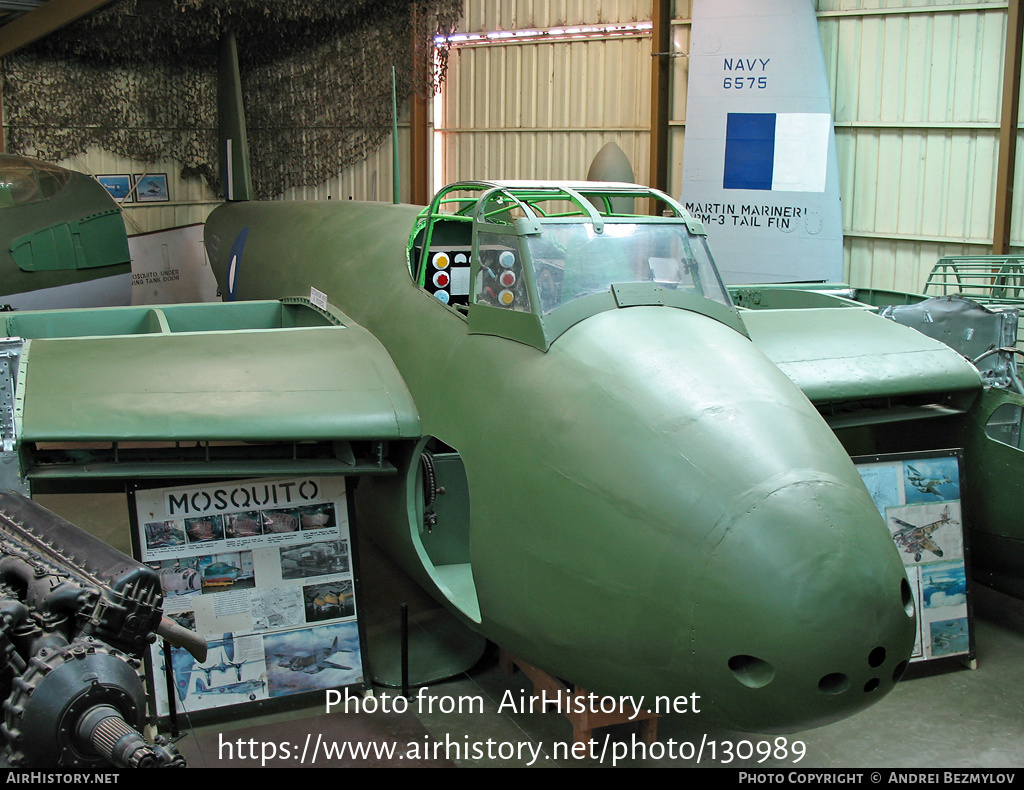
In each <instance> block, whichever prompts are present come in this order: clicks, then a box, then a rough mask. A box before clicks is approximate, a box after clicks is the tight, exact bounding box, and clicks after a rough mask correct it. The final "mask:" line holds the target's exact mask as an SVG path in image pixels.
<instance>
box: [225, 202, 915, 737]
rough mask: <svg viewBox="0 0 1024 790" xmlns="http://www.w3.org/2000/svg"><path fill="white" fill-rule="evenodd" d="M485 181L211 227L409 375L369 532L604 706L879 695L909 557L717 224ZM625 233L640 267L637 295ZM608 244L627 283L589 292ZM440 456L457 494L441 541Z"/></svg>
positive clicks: (253, 267)
mask: <svg viewBox="0 0 1024 790" xmlns="http://www.w3.org/2000/svg"><path fill="white" fill-rule="evenodd" d="M577 186H578V185H577ZM474 188H475V189H477V192H476V193H475V196H474V197H473V199H467V200H465V201H464V202H461V203H457V207H456V212H455V213H456V216H454V217H443V216H442V215H441V214H440V213H439V212H437V213H435V211H434V210H433V208H436V207H437V206H440V203H439V202H438V203H437V205H436V206H435V207H432V210H431V211H430V212H426V213H425V214H421V211H422V210H421V209H420V208H418V207H411V206H404V205H383V204H367V203H355V202H334V201H331V202H319V203H311V202H294V203H281V202H273V203H256V202H243V203H235V204H227V205H224V206H222V207H221V208H218V209H217V210H216V211H215V212H214V213H213V215H211V217H210V219H209V220H208V222H207V227H206V239H207V246H208V251H209V253H210V257H211V261H212V262H213V266H214V269H215V271H216V272H217V276H218V278H220V282H221V287H222V290H223V291H224V293H225V294H227V295H228V298H233V299H238V300H248V299H263V298H267V297H270V296H274V297H283V296H294V297H308V296H310V294H311V293H312V295H313V298H314V300H316V299H317V298H324V299H326V301H327V303H328V304H329V305H331V306H334V307H337V308H338V309H339V310H340V311H342V312H343V313H344V314H345V315H347V316H348V317H349V318H351V319H352V321H353V322H355V323H356V324H358V325H360V326H361V327H364V328H365V329H367V330H369V332H370V333H371V334H373V335H374V336H375V337H376V338H377V339H378V340H379V341H380V342H381V344H382V345H383V346H384V348H386V349H387V352H388V354H390V357H391V359H392V360H393V361H394V363H395V365H396V367H397V369H398V371H400V373H401V375H402V377H403V379H404V381H405V384H406V385H407V387H408V390H409V392H410V393H411V395H412V398H413V401H414V402H415V404H416V408H417V410H418V412H419V417H420V421H421V429H422V434H423V436H424V437H425V438H424V440H423V441H422V442H421V443H420V447H419V448H417V450H416V451H415V452H412V453H410V454H409V456H408V457H407V458H406V459H405V460H404V464H403V465H402V466H401V467H400V469H399V472H400V473H399V475H398V476H397V477H392V478H374V479H372V480H368V481H364V484H363V485H361V486H360V488H359V491H358V496H357V505H358V509H359V511H358V512H359V514H360V523H361V525H362V527H363V528H364V529H366V530H368V531H369V532H370V533H371V534H373V536H374V537H375V539H376V540H377V541H378V542H380V543H382V544H383V545H384V546H386V547H387V548H388V549H389V550H390V552H391V553H392V555H393V556H395V557H396V558H398V559H399V560H400V561H401V563H402V564H403V566H404V567H405V569H406V570H407V571H408V572H409V573H410V574H411V575H412V576H413V577H414V578H416V579H417V581H418V582H419V583H421V584H422V585H423V586H424V587H425V588H426V589H428V590H429V591H431V592H432V593H433V594H434V595H435V596H436V597H437V598H438V599H440V600H442V601H444V602H445V603H446V604H447V605H448V606H449V607H450V608H451V609H452V610H453V611H454V612H456V613H458V614H459V615H460V616H461V617H462V618H463V620H464V621H465V622H466V623H467V624H469V625H470V626H471V627H473V628H475V629H476V630H478V631H479V632H480V633H482V634H484V635H485V636H487V637H488V638H490V639H492V640H494V641H495V642H497V643H498V644H500V645H502V646H503V647H505V648H507V649H509V650H510V651H512V652H513V653H514V654H516V655H518V656H520V657H521V658H523V659H525V660H527V661H529V662H531V663H534V664H536V665H538V666H540V667H542V668H544V669H546V670H548V671H550V672H552V673H553V674H556V675H557V676H560V677H563V678H566V679H568V680H569V681H571V682H573V683H575V684H578V685H579V686H581V687H582V688H585V689H587V690H592V691H595V692H598V693H602V694H613V695H615V694H622V695H632V696H634V697H638V696H639V695H644V697H645V699H647V700H648V701H649V702H652V701H653V700H654V698H655V697H657V696H660V697H663V698H668V699H677V698H681V697H689V696H690V695H692V694H697V695H698V696H699V697H700V698H701V700H702V702H703V705H704V707H703V708H702V710H703V711H705V712H706V715H707V716H708V717H710V718H714V719H715V720H717V721H720V722H722V723H724V724H726V725H728V726H732V727H737V728H743V729H749V730H762V731H772V730H778V731H785V730H795V729H801V728H806V727H810V726H816V725H819V724H823V723H826V722H828V721H832V720H835V719H838V718H841V717H843V716H846V715H849V714H850V713H852V712H854V711H856V710H859V709H861V708H863V707H865V706H867V705H869V704H871V703H872V702H874V701H875V700H877V699H879V698H881V696H883V695H884V694H885V693H886V692H887V691H888V690H890V689H891V688H892V687H893V685H894V684H895V682H896V680H897V679H898V678H899V676H900V674H901V673H902V671H903V669H904V668H905V666H906V661H907V659H908V657H909V654H910V651H911V648H912V646H913V640H914V636H913V634H914V613H913V605H912V603H911V601H910V591H909V586H908V584H907V581H906V576H905V574H904V571H903V567H902V565H901V563H900V560H899V557H898V555H897V552H896V550H895V547H894V546H893V543H892V540H891V538H890V537H889V534H888V531H887V530H886V528H885V525H884V524H883V522H882V520H881V518H880V517H879V514H878V511H877V509H876V507H875V505H874V503H873V502H872V500H871V498H870V496H869V495H868V493H867V491H866V490H865V488H864V485H863V483H862V482H861V480H860V478H859V475H858V474H857V472H856V470H855V468H854V466H853V464H852V462H851V461H850V458H849V456H848V454H847V453H846V451H845V450H844V448H843V447H842V445H841V444H840V443H839V441H838V440H837V439H836V437H835V435H834V434H833V432H832V431H831V430H830V429H829V427H828V426H827V425H826V423H825V422H824V421H823V419H822V418H821V416H820V415H819V414H818V412H817V411H816V410H815V409H814V408H813V406H812V405H811V404H810V403H809V402H808V400H807V398H806V397H805V395H804V394H803V393H802V392H801V391H800V389H799V388H798V387H797V386H796V385H795V384H794V383H793V382H792V381H791V380H790V379H789V378H788V377H787V376H786V375H785V374H784V373H783V372H782V371H781V370H780V369H779V367H778V366H777V365H775V364H774V363H773V362H771V361H770V360H769V359H768V358H767V357H765V355H764V354H763V353H762V352H761V351H759V350H758V349H757V348H756V347H755V346H754V344H753V343H751V341H750V340H749V338H748V337H747V336H746V330H745V328H744V326H743V323H742V321H741V320H740V318H739V314H738V313H737V311H736V310H735V308H733V307H732V305H731V302H730V301H729V299H728V297H727V296H725V295H724V294H725V290H724V287H722V286H721V282H720V280H719V279H718V277H717V273H716V272H715V271H714V268H713V263H711V261H710V256H709V255H707V253H706V246H705V245H704V238H703V235H702V231H701V229H700V228H699V227H697V226H696V224H695V223H693V222H692V220H689V219H688V217H686V215H685V212H683V211H682V209H681V208H679V210H678V214H677V215H676V216H675V217H672V218H639V217H623V216H606V215H605V214H602V213H600V212H598V211H597V210H593V209H587V208H585V207H584V206H583V205H582V203H580V205H578V206H576V210H577V214H576V215H575V216H571V217H564V216H563V217H554V218H551V217H548V216H543V215H540V214H538V213H536V212H534V211H532V210H531V209H530V207H535V206H536V204H537V203H538V202H539V201H538V200H536V198H537V195H538V194H539V193H538V192H537V191H530V189H526V188H522V187H520V188H513V187H508V188H505V187H495V186H493V185H476V186H475V187H474ZM544 188H547V187H537V189H540V190H541V191H543V189H544ZM632 189H634V190H639V192H638V194H644V195H646V194H647V193H646V190H643V189H642V188H639V187H633V188H632ZM489 190H491V191H489ZM582 191H583V190H582V187H580V190H579V191H572V190H570V192H571V194H570V195H569V196H568V198H566V199H568V200H570V202H571V200H572V198H573V197H579V196H580V195H581V194H582ZM599 191H600V190H599ZM607 191H608V190H605V192H607ZM558 196H559V197H563V198H565V197H566V195H565V194H563V193H559V195H558ZM476 197H479V202H476ZM585 197H586V196H585ZM598 199H599V198H598ZM531 201H532V202H531ZM512 204H518V205H516V206H515V208H516V209H517V210H518V211H517V213H520V214H522V213H525V215H526V216H525V217H524V216H520V217H518V218H513V217H512V216H511V215H510V214H508V213H507V209H508V207H509V206H510V205H512ZM581 228H582V229H583V230H581ZM638 228H639V229H640V230H637V229H638ZM584 231H585V232H584ZM666 231H667V232H670V233H671V234H675V235H673V236H672V240H671V241H670V242H666V241H665V240H664V239H662V238H660V237H659V238H658V239H654V237H653V236H652V237H651V239H648V240H645V239H646V237H644V236H642V235H641V232H649V233H654V234H657V233H663V232H666ZM560 234H561V237H562V238H563V239H566V241H564V243H560V244H554V245H553V248H554V249H555V253H552V252H551V249H552V245H551V244H549V242H553V241H554V240H555V239H556V238H558V237H559V236H560ZM577 236H580V237H584V236H585V239H584V240H585V241H586V243H587V244H589V245H590V246H589V247H588V248H587V250H586V251H585V252H583V253H578V254H575V260H573V257H574V253H572V252H571V248H572V245H573V243H574V242H573V239H574V238H575V237H577ZM456 237H458V238H456ZM627 237H628V238H627ZM620 242H621V243H620ZM634 242H635V244H641V245H642V244H649V245H651V246H650V247H649V249H648V251H647V253H646V255H647V257H646V258H644V259H643V260H644V261H645V262H644V269H645V270H646V276H644V277H635V278H634V280H635V281H633V282H624V281H623V280H629V279H630V278H631V277H632V275H630V274H628V273H625V274H624V273H623V272H627V269H624V268H622V267H623V266H626V265H627V264H625V263H622V262H621V261H619V260H618V258H621V257H622V256H621V255H620V253H622V252H629V253H630V255H632V254H634V253H635V252H636V249H638V248H637V247H635V246H634V247H629V244H630V243H634ZM655 247H657V250H655ZM683 249H685V250H688V251H689V252H681V250H683ZM460 250H464V251H465V255H466V261H465V262H466V263H469V262H470V261H471V262H472V263H471V268H468V269H466V270H465V271H463V272H461V273H459V272H457V271H456V269H457V267H456V266H455V265H454V260H455V259H456V257H457V256H458V255H459V251H460ZM673 250H675V252H674V253H672V251H673ZM701 250H705V252H701ZM694 251H695V252H694ZM554 254H557V255H561V256H562V260H561V261H560V262H559V263H557V264H552V263H551V262H550V260H549V259H550V258H551V256H552V255H554ZM672 254H675V255H676V257H677V260H676V262H675V263H673V262H672V259H671V255H672ZM438 255H441V256H443V257H441V258H438V257H437V256H438ZM600 255H603V256H605V257H604V258H603V259H600V260H605V261H606V263H607V266H609V267H619V268H618V269H616V270H615V271H614V273H613V274H610V275H605V276H610V277H612V278H613V279H612V282H611V284H610V285H609V284H608V283H605V284H604V286H603V288H602V287H596V288H594V287H591V288H589V289H587V288H582V289H581V291H580V293H579V294H576V293H572V294H570V293H569V289H570V285H569V283H570V280H572V281H573V282H574V283H576V284H574V285H573V286H572V287H573V288H580V287H581V286H580V285H579V284H578V283H584V284H586V280H587V278H588V277H592V276H593V273H592V272H587V271H584V273H583V274H579V275H573V274H572V272H571V270H572V269H573V268H574V267H575V266H581V267H582V268H583V269H584V270H586V269H587V267H588V266H591V267H592V266H596V265H597V264H596V263H594V262H595V261H598V260H599V257H595V256H600ZM688 255H689V256H690V257H687V256H688ZM503 256H504V257H503ZM545 256H548V258H547V259H545V260H547V262H542V258H545ZM435 263H437V265H436V266H435V265H434V264H435ZM450 264H451V265H450ZM502 267H507V268H502ZM411 268H412V270H413V271H411ZM655 269H657V270H658V271H657V272H656V271H655ZM670 271H671V272H672V273H671V274H666V272H670ZM439 272H440V275H439V274H438V273H439ZM684 274H685V275H687V276H690V275H692V279H687V276H684ZM573 277H575V278H576V279H573ZM553 279H559V280H560V281H561V282H560V283H557V284H556V286H555V289H554V290H553V286H552V282H551V281H552V280H553ZM684 280H686V282H684ZM439 283H440V286H442V287H438V284H439ZM598 285H599V286H600V283H599V284H598ZM492 286H493V287H492ZM504 286H507V287H504ZM446 287H447V290H446ZM459 287H461V288H462V290H463V291H465V292H466V293H464V294H463V299H464V301H465V304H458V303H457V301H458V300H457V299H456V298H455V297H456V291H457V290H458V289H459ZM559 287H560V288H561V289H562V292H561V293H558V292H557V289H558V288H559ZM311 289H315V290H313V291H311ZM583 290H591V291H593V292H591V293H583V292H582V291H583ZM317 292H319V294H318V293H317ZM439 292H440V293H439ZM442 300H445V301H448V303H445V301H442ZM421 450H422V451H426V452H428V453H429V454H433V455H436V457H437V459H438V460H439V461H443V462H446V463H449V464H454V465H455V468H456V469H457V470H458V473H457V474H455V475H454V476H453V477H454V479H455V480H456V481H457V482H459V483H460V485H461V486H463V487H464V488H465V491H466V494H465V497H466V501H465V503H464V505H463V507H462V511H461V512H459V513H455V514H453V515H450V516H449V517H448V518H439V520H438V523H437V524H436V526H427V525H425V523H424V505H423V497H422V494H421V491H422V486H423V479H422V474H423V473H422V471H421V462H420V454H421ZM463 470H464V471H463ZM439 512H440V510H439Z"/></svg>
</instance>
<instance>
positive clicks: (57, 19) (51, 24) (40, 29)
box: [0, 0, 111, 57]
mask: <svg viewBox="0 0 1024 790" xmlns="http://www.w3.org/2000/svg"><path fill="white" fill-rule="evenodd" d="M110 2H111V0H49V2H47V3H44V4H43V5H41V6H39V7H38V8H36V9H35V10H34V11H29V12H28V13H27V14H25V15H24V16H19V17H18V18H17V19H15V20H14V21H12V22H9V23H8V24H6V25H4V26H3V27H0V57H3V56H4V55H10V54H11V53H12V52H16V51H17V50H19V49H21V48H22V47H24V46H28V45H29V44H31V43H32V42H33V41H38V40H39V39H41V38H43V37H44V36H48V35H49V34H50V33H53V32H54V31H55V30H59V29H60V28H62V27H64V26H65V25H69V24H71V23H72V22H74V21H75V20H76V19H81V18H82V17H83V16H85V15H86V14H90V13H92V12H93V11H95V10H96V9H98V8H101V7H102V6H105V5H107V4H108V3H110Z"/></svg>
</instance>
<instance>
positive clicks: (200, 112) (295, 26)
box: [2, 0, 462, 197]
mask: <svg viewBox="0 0 1024 790" xmlns="http://www.w3.org/2000/svg"><path fill="white" fill-rule="evenodd" d="M461 7H462V3H461V0H304V1H303V2H301V3H299V2H294V0H115V2H113V3H111V4H110V5H109V6H106V7H104V8H103V9H101V10H99V11H97V12H95V13H93V14H91V15H89V16H87V17H85V18H83V19H82V20H79V21H78V22H76V23H74V24H72V25H69V26H67V27H65V28H63V29H61V30H60V31H58V32H56V33H54V34H52V35H50V36H48V37H47V38H45V39H43V40H42V41H40V42H38V43H36V44H34V45H32V46H31V47H29V48H26V49H23V50H21V51H19V52H18V53H16V54H14V55H11V56H8V57H6V58H4V59H3V63H2V76H3V103H4V108H3V115H4V123H5V125H6V127H7V150H8V152H10V153H21V154H25V155H28V156H37V157H39V158H42V159H47V160H50V161H57V160H60V159H64V158H66V157H69V156H72V155H75V154H79V153H82V152H84V151H85V150H86V149H88V148H91V147H100V148H104V149H106V150H108V151H111V152H113V153H116V154H120V155H122V156H126V157H130V158H132V159H137V160H140V161H142V162H154V161H157V160H162V159H172V160H174V161H178V162H181V163H182V165H183V168H182V175H183V176H185V177H189V176H195V175H201V176H202V177H204V178H205V179H206V180H207V181H208V182H209V183H210V184H211V185H212V186H213V187H214V188H215V189H219V184H218V180H219V177H218V173H217V150H216V142H217V135H216V119H217V106H216V61H217V51H218V41H219V38H220V33H221V31H222V30H223V29H226V28H231V29H233V30H235V32H236V36H237V40H238V50H239V61H240V64H241V72H242V90H243V93H244V96H245V103H246V118H247V121H246V122H247V124H248V134H249V144H250V148H251V150H252V165H253V188H254V190H255V192H256V194H257V196H258V197H271V196H274V195H279V194H280V193H282V192H283V191H284V190H285V189H287V188H289V187H293V186H310V185H315V184H320V183H322V182H324V181H325V180H327V179H328V178H330V177H332V176H334V175H336V174H337V173H338V172H340V171H341V170H343V169H344V168H345V167H347V166H349V165H351V164H353V163H355V162H358V161H360V160H361V159H363V158H365V157H366V156H367V155H368V154H369V153H371V152H372V151H373V150H375V149H376V148H377V147H379V146H380V144H381V143H382V142H383V141H384V139H385V138H386V137H387V136H388V135H389V134H390V132H391V116H392V110H391V67H392V66H394V67H395V69H396V72H397V85H398V96H399V100H400V101H401V100H402V99H403V98H404V97H407V96H408V95H409V94H410V93H411V92H416V93H417V94H418V95H420V96H423V97H424V98H426V97H428V96H430V95H431V94H432V93H433V92H434V90H435V89H436V88H437V86H438V85H439V84H440V82H441V81H442V80H443V78H444V70H445V63H446V60H445V53H444V52H443V51H442V52H441V53H440V58H439V59H438V64H439V65H438V64H435V62H434V59H433V47H432V43H433V38H434V36H435V35H436V34H437V33H439V32H440V33H447V32H450V31H451V30H452V28H453V27H454V24H455V21H456V20H457V18H458V15H459V12H460V11H461Z"/></svg>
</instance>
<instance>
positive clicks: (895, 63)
mask: <svg viewBox="0 0 1024 790" xmlns="http://www.w3.org/2000/svg"><path fill="white" fill-rule="evenodd" d="M690 7H691V6H690V0H677V1H676V2H675V4H674V7H673V25H672V42H673V43H672V51H673V52H674V53H678V54H679V55H681V56H677V57H673V58H672V60H671V63H672V66H671V74H672V79H671V83H672V85H671V120H670V128H671V134H670V143H669V145H670V151H669V161H670V176H669V188H670V191H671V192H672V193H673V194H674V195H679V192H680V189H681V186H682V184H681V180H682V152H683V146H684V143H685V129H686V80H687V65H686V58H685V53H687V52H688V51H689V39H690V20H689V17H690ZM815 7H816V10H817V12H818V19H819V28H820V30H821V36H822V45H823V48H824V52H825V59H826V68H827V70H828V72H829V78H830V83H831V90H832V97H833V107H834V113H835V122H836V137H837V147H838V151H839V158H840V181H841V190H842V199H843V210H844V231H845V235H846V241H845V263H846V273H847V277H848V279H849V280H850V281H851V282H853V283H854V284H855V285H859V286H872V287H876V288H898V289H904V290H919V289H920V288H922V287H923V284H924V279H925V277H926V276H927V273H928V271H929V270H930V268H931V266H932V265H933V264H934V262H935V261H936V260H937V259H938V258H939V257H941V256H943V255H955V254H979V253H985V252H988V251H989V250H990V249H991V244H992V232H993V217H994V205H995V197H994V195H995V179H996V158H997V155H998V138H999V113H1000V91H1001V72H1002V63H1003V51H1004V44H1005V24H1006V2H1005V1H1004V0H991V2H963V1H962V0H961V1H959V2H958V1H957V0H818V2H816V4H815ZM466 9H467V10H466V18H465V23H464V25H463V26H460V31H463V32H483V31H494V30H502V29H503V30H510V29H522V28H531V27H541V28H546V27H553V26H556V25H568V24H593V23H597V22H627V21H639V20H645V19H649V18H650V14H651V3H650V2H626V1H625V0H623V2H597V0H593V1H592V2H583V1H582V0H581V1H580V2H550V1H549V0H536V2H532V3H531V2H529V1H528V0H520V2H515V3H506V2H501V3H498V2H490V1H488V0H467V3H466ZM650 41H651V40H650V38H649V37H643V38H639V39H629V40H604V39H592V40H582V41H578V42H550V43H543V44H529V43H516V42H508V41H502V42H501V43H500V44H483V45H473V46H464V47H460V48H458V49H457V50H456V51H455V53H454V54H453V55H452V58H451V61H450V70H449V81H448V83H447V85H446V86H445V101H444V110H443V111H444V116H443V119H442V120H441V122H440V124H439V127H438V128H439V129H440V130H441V131H442V133H443V135H444V140H445V144H444V147H443V150H444V157H445V161H444V174H445V178H446V180H454V179H456V178H473V177H475V178H482V177H486V178H524V177H544V178H580V177H582V176H583V175H584V174H585V173H586V169H587V166H588V164H589V162H590V158H591V157H592V156H593V155H594V154H595V153H596V152H597V150H599V149H600V147H601V146H602V145H603V144H604V143H605V142H607V141H608V140H614V141H615V142H617V143H618V144H619V146H620V147H621V148H622V149H623V150H624V151H625V152H626V154H627V156H629V158H630V161H631V162H633V166H634V171H635V173H636V177H637V180H638V181H641V182H647V183H649V173H648V167H649V165H648V158H649V140H650V135H649V128H650V98H649V97H650V87H649V85H650V79H651V58H650V56H651V43H650ZM1020 178H1021V176H1020V175H1018V180H1020ZM1017 193H1018V194H1019V195H1024V189H1020V188H1018V189H1017ZM1022 215H1024V211H1022V210H1021V209H1019V208H1018V209H1017V210H1016V211H1015V212H1014V226H1013V227H1014V233H1013V239H1014V243H1015V244H1021V243H1022V239H1024V228H1022V227H1021V225H1022V221H1024V220H1022V219H1021V217H1022ZM712 243H713V239H712Z"/></svg>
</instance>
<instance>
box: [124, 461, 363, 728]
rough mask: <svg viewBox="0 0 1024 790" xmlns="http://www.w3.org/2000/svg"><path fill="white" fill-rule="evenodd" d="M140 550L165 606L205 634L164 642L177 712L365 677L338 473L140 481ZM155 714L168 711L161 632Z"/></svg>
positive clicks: (155, 655) (155, 654)
mask: <svg viewBox="0 0 1024 790" xmlns="http://www.w3.org/2000/svg"><path fill="white" fill-rule="evenodd" d="M132 498H133V506H132V515H133V521H134V528H135V533H136V534H135V536H134V537H135V541H136V552H137V556H138V557H139V558H140V559H141V561H142V562H144V563H146V564H147V565H149V566H150V567H152V568H155V569H156V570H157V571H158V572H159V574H160V580H161V584H162V587H163V592H164V614H165V615H166V616H168V617H171V618H172V619H174V620H176V621H177V622H178V623H180V624H181V625H183V626H185V627H186V628H189V629H192V630H194V631H196V632H197V633H199V634H201V635H203V636H204V637H205V638H206V640H207V645H208V647H209V653H208V655H207V658H206V661H204V662H202V663H200V662H198V661H196V660H195V659H194V658H193V657H192V656H191V655H190V654H189V653H188V652H187V651H186V650H184V649H180V648H174V649H173V650H172V661H171V664H172V670H173V677H174V687H175V692H176V699H175V700H174V702H175V709H176V710H177V711H187V712H193V711H203V710H210V709H213V708H220V707H224V706H227V705H235V704H239V703H247V702H255V701H257V700H270V699H273V698H275V697H283V696H286V695H291V694H296V693H300V692H308V691H318V690H323V689H330V688H340V687H343V686H349V685H353V684H357V683H361V682H362V680H363V669H362V649H361V643H360V638H359V628H358V622H357V608H356V579H355V574H354V570H353V557H352V541H351V534H350V530H349V509H348V500H347V497H346V493H345V480H344V478H341V477H308V478H301V477H300V478H287V479H267V480H243V481H232V482H228V483H219V484H213V485H210V484H204V485H196V486H177V487H173V488H161V489H139V490H136V491H134V493H133V497H132ZM151 658H152V664H151V666H152V668H153V673H154V675H155V677H154V681H155V682H154V684H153V687H154V691H155V697H156V709H157V715H159V716H166V715H168V713H169V711H170V708H169V705H168V700H167V691H166V689H167V684H166V683H165V682H164V680H163V678H164V672H165V667H164V663H165V662H164V655H163V650H162V643H161V642H159V641H158V642H157V644H156V645H154V646H153V648H152V654H151Z"/></svg>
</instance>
